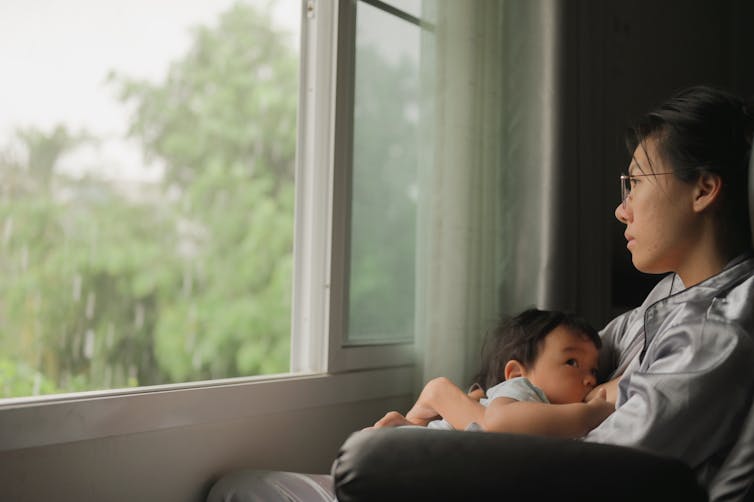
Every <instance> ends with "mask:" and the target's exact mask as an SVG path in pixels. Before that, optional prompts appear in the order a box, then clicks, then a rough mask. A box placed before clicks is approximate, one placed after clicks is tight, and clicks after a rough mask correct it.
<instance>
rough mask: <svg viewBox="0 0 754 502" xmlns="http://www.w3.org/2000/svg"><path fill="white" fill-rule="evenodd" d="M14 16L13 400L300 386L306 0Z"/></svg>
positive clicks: (7, 213) (7, 355)
mask: <svg viewBox="0 0 754 502" xmlns="http://www.w3.org/2000/svg"><path fill="white" fill-rule="evenodd" d="M270 5H272V3H271V2H261V1H260V2H253V3H250V2H236V1H233V0H219V1H214V2H207V1H204V0H164V1H160V2H153V1H151V0H132V1H130V2H126V3H124V2H106V1H103V0H68V1H66V2H56V1H53V0H28V1H25V2H3V3H1V4H0V60H2V61H3V68H4V71H3V92H2V93H0V110H2V113H0V267H2V277H3V280H2V281H0V397H12V396H27V395H37V394H50V393H58V392H72V391H83V390H96V389H107V388H117V387H127V386H139V385H152V384H164V383H173V382H186V381H197V380H205V379H214V378H224V377H234V376H242V375H253V374H261V373H271V372H275V373H277V372H284V371H287V370H288V368H289V362H288V361H289V346H290V326H289V325H290V297H291V268H292V267H291V265H292V240H293V238H292V235H293V173H294V156H295V138H296V106H297V95H298V91H297V87H298V46H299V44H298V32H299V23H300V2H299V1H298V0H285V1H282V0H281V1H277V2H275V3H274V5H273V6H272V7H265V6H270Z"/></svg>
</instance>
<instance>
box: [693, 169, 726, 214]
mask: <svg viewBox="0 0 754 502" xmlns="http://www.w3.org/2000/svg"><path fill="white" fill-rule="evenodd" d="M722 187H723V180H722V178H720V175H718V174H712V173H704V174H702V175H701V176H699V179H698V180H697V181H696V186H695V187H694V202H693V207H694V210H695V211H696V212H699V213H700V212H702V211H704V210H705V209H707V208H708V207H710V206H711V205H712V204H713V203H714V202H715V201H716V200H717V199H718V198H719V196H720V190H721V189H722Z"/></svg>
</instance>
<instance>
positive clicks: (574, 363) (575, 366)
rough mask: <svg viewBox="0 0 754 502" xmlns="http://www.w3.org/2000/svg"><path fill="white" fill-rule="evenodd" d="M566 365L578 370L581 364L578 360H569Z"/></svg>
mask: <svg viewBox="0 0 754 502" xmlns="http://www.w3.org/2000/svg"><path fill="white" fill-rule="evenodd" d="M566 364H567V365H568V366H573V367H574V368H578V367H579V362H578V361H577V360H576V359H569V360H567V361H566Z"/></svg>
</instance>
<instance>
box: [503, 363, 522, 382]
mask: <svg viewBox="0 0 754 502" xmlns="http://www.w3.org/2000/svg"><path fill="white" fill-rule="evenodd" d="M503 373H504V374H505V379H506V380H510V379H511V378H516V377H520V376H526V366H524V365H523V364H521V363H520V362H518V361H516V360H515V359H511V360H510V361H508V362H507V363H505V369H504V370H503Z"/></svg>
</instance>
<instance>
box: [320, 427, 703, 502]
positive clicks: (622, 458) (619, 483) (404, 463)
mask: <svg viewBox="0 0 754 502" xmlns="http://www.w3.org/2000/svg"><path fill="white" fill-rule="evenodd" d="M332 474H333V478H334V483H335V493H336V495H337V497H338V501H339V502H351V501H357V500H358V501H371V500H375V501H377V500H379V501H384V500H453V499H455V500H490V499H495V500H504V499H508V500H558V499H560V500H563V499H565V500H570V499H572V498H574V497H576V496H578V497H579V499H581V500H630V501H639V500H684V501H687V502H691V501H706V500H707V494H706V492H705V490H704V489H703V488H701V487H700V486H699V485H698V484H697V482H696V478H695V476H694V473H693V472H692V470H691V469H690V468H689V467H688V466H687V465H686V464H684V463H683V462H681V461H679V460H676V459H671V458H665V457H661V456H658V455H654V454H651V453H648V452H644V451H640V450H637V449H633V448H626V447H619V446H611V445H603V444H595V443H587V442H583V441H578V440H568V439H554V438H546V437H539V436H526V435H517V434H499V433H488V432H463V431H442V430H430V429H424V428H413V427H398V428H385V429H377V430H365V431H359V432H356V433H354V434H352V435H351V436H350V437H349V438H348V439H347V440H346V442H345V443H344V444H343V445H342V446H341V448H340V451H339V453H338V456H337V458H336V459H335V462H334V463H333V468H332Z"/></svg>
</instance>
